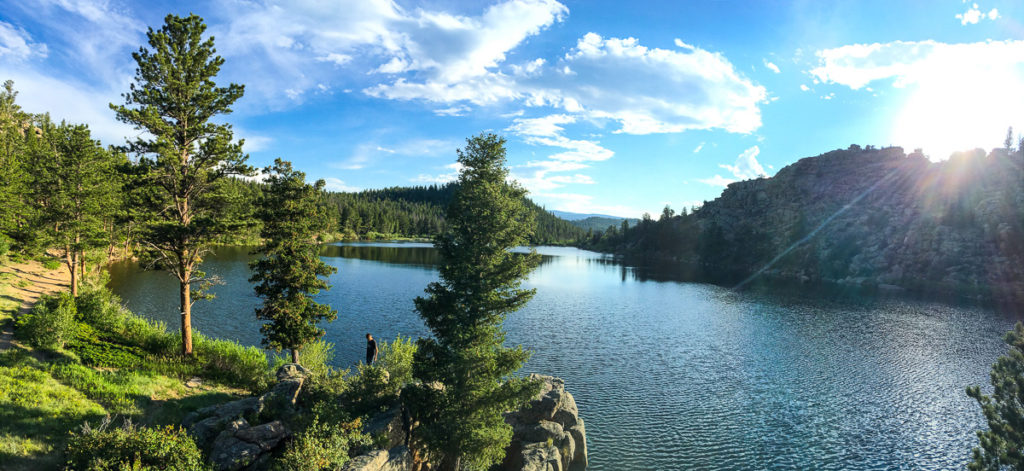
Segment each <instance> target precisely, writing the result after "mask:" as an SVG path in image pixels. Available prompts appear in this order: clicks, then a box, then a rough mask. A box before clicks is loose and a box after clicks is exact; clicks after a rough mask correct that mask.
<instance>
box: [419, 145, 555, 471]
mask: <svg viewBox="0 0 1024 471" xmlns="http://www.w3.org/2000/svg"><path fill="white" fill-rule="evenodd" d="M504 145H505V140H504V139H503V138H499V137H498V136H495V135H493V134H481V135H479V136H476V137H473V138H471V139H467V143H466V147H465V149H463V150H460V151H458V161H459V163H461V164H462V165H463V169H462V171H461V173H460V175H459V188H458V190H457V191H456V193H455V197H454V199H453V200H452V202H451V204H450V205H449V206H448V210H447V216H446V221H447V226H448V227H447V230H446V231H445V232H444V233H443V234H442V235H440V236H439V237H438V238H437V239H436V242H435V246H436V247H437V249H438V252H439V254H440V256H441V258H442V260H443V262H442V264H441V266H440V275H441V280H440V281H439V282H435V283H431V284H430V285H428V286H427V289H426V293H427V296H426V297H419V298H416V301H415V304H416V310H417V311H418V312H419V314H420V317H422V318H423V320H424V322H425V323H426V325H427V327H429V328H430V330H431V332H432V333H433V338H429V339H420V340H419V342H418V343H419V349H418V351H417V353H416V357H415V362H414V376H415V377H416V379H418V380H420V381H421V384H422V385H421V386H418V387H413V388H411V389H410V390H409V391H408V393H407V394H404V397H406V398H407V400H408V403H409V406H410V408H411V410H412V412H413V414H414V415H415V417H416V418H417V420H419V421H420V426H419V427H418V428H417V429H416V434H417V437H418V438H419V439H422V440H423V443H424V444H425V445H426V447H427V452H428V454H429V455H430V456H432V457H433V458H434V459H437V460H439V463H440V466H441V469H447V470H458V469H471V470H485V469H488V468H489V467H490V466H491V465H493V464H495V463H498V462H500V461H501V459H502V458H503V457H504V454H505V447H506V446H508V444H509V442H510V440H511V438H512V429H511V427H510V426H509V425H508V424H506V423H505V422H504V419H503V417H502V412H505V411H508V410H513V409H517V408H519V407H521V406H522V405H523V404H525V402H526V401H527V400H529V398H530V397H532V396H533V394H534V393H535V392H536V390H537V387H536V385H535V384H533V383H531V382H529V381H528V380H526V379H524V378H517V377H513V376H512V373H514V372H515V371H516V370H518V369H519V368H520V367H521V366H522V365H523V363H524V362H525V361H526V360H527V358H528V357H529V352H527V351H524V350H523V349H522V347H521V346H519V347H516V348H506V347H504V346H503V345H502V344H503V342H504V340H505V332H504V330H503V329H502V322H503V321H504V319H505V317H506V315H508V314H509V313H511V312H513V311H515V310H517V309H519V308H520V307H522V306H523V305H524V304H525V303H526V302H527V301H528V300H529V299H530V298H531V297H533V294H534V291H533V290H524V289H521V288H520V283H521V282H522V280H523V278H524V277H526V275H527V274H528V273H529V272H530V270H532V269H533V268H534V267H536V266H537V263H538V261H539V256H538V255H537V254H536V252H531V253H530V254H528V255H523V254H513V253H511V252H510V250H511V249H512V248H513V247H516V246H519V245H521V244H523V243H525V242H526V241H527V239H528V238H529V237H530V235H531V232H532V231H533V227H534V224H533V217H532V214H531V213H530V212H528V211H527V209H526V207H525V205H524V203H523V201H524V200H523V196H524V194H525V190H523V189H522V188H521V187H519V186H518V185H515V184H508V183H506V181H505V179H506V177H507V176H508V170H507V169H506V168H505V166H504V165H505V147H504ZM438 384H439V385H440V387H433V386H435V385H438Z"/></svg>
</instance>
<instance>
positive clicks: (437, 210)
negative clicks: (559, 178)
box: [325, 183, 584, 244]
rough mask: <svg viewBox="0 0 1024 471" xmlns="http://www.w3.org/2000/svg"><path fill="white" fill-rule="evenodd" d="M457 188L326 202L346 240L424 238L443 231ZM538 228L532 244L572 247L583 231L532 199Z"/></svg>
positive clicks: (399, 190) (388, 191)
mask: <svg viewBox="0 0 1024 471" xmlns="http://www.w3.org/2000/svg"><path fill="white" fill-rule="evenodd" d="M457 188H458V187H457V186H456V184H455V183H448V184H444V185H430V186H415V187H392V188H385V189H381V190H365V191H361V192H358V193H328V194H327V195H326V197H325V201H326V203H327V205H328V207H329V209H330V211H331V214H332V217H333V218H335V220H336V221H337V224H336V226H335V227H337V228H338V231H339V232H340V233H342V234H343V236H344V237H346V238H373V237H390V236H399V237H425V238H429V237H432V236H434V235H435V234H437V233H439V232H440V231H441V230H442V229H443V228H444V213H445V208H447V207H448V203H449V202H451V199H452V196H453V195H454V194H455V190H456V189H457ZM526 204H527V207H528V208H529V209H530V211H531V212H533V213H534V216H535V219H536V222H537V228H536V231H535V233H534V235H533V236H532V237H531V238H530V242H531V243H533V244H569V243H573V242H575V241H576V240H577V239H579V238H580V237H582V236H583V235H584V231H583V230H581V229H580V228H578V227H575V226H573V225H572V224H570V223H569V222H568V221H565V220H562V219H559V218H557V217H555V216H554V215H552V214H551V213H549V212H548V211H545V210H544V209H543V208H541V207H540V206H537V205H536V204H534V203H533V202H532V201H530V200H529V199H527V200H526Z"/></svg>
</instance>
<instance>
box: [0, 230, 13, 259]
mask: <svg viewBox="0 0 1024 471" xmlns="http://www.w3.org/2000/svg"><path fill="white" fill-rule="evenodd" d="M10 252H11V238H10V237H7V235H6V234H0V257H3V256H5V255H7V254H8V253H10Z"/></svg>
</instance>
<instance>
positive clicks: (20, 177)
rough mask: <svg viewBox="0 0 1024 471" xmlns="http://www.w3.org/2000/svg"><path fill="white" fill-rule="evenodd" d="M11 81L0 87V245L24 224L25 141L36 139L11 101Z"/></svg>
mask: <svg viewBox="0 0 1024 471" xmlns="http://www.w3.org/2000/svg"><path fill="white" fill-rule="evenodd" d="M17 97H18V92H16V91H15V90H14V82H13V81H11V80H8V81H6V82H4V85H3V90H0V201H2V202H3V204H0V245H6V244H7V243H8V241H7V239H8V238H9V237H10V236H11V235H14V234H15V233H16V232H17V231H18V230H19V229H20V228H21V227H23V226H24V224H25V223H26V217H27V216H28V212H29V211H28V209H29V205H27V204H26V203H27V201H28V194H29V191H28V189H29V185H28V179H29V175H28V171H27V169H26V164H27V162H26V161H25V156H26V154H27V152H28V144H29V140H33V139H35V138H37V136H36V133H35V132H34V131H35V130H34V129H33V128H32V126H31V121H30V119H29V116H28V114H26V113H24V112H23V111H22V110H21V107H19V106H18V105H17V103H15V100H16V98H17Z"/></svg>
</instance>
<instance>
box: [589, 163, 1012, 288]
mask: <svg viewBox="0 0 1024 471" xmlns="http://www.w3.org/2000/svg"><path fill="white" fill-rule="evenodd" d="M1022 163H1024V157H1022V154H1021V152H1020V151H1016V152H1007V151H1006V150H1005V149H996V150H994V151H993V152H992V153H990V154H988V155H986V154H985V153H984V151H981V150H980V149H979V150H976V151H974V152H969V153H960V154H956V155H954V156H953V157H952V158H951V159H950V160H948V161H944V162H939V163H933V162H930V161H928V160H927V159H926V158H925V157H924V156H923V155H921V154H920V153H912V154H910V155H906V154H904V152H903V149H901V148H898V147H890V148H884V149H874V148H871V147H869V148H867V149H860V148H859V147H858V146H851V148H849V149H846V150H835V151H832V152H828V153H825V154H822V155H819V156H817V157H809V158H804V159H801V160H799V161H797V162H796V163H794V164H792V165H789V166H787V167H785V168H783V169H781V170H779V172H778V173H777V174H776V175H775V176H774V177H772V178H763V179H756V180H748V181H743V182H737V183H733V184H731V185H729V186H728V188H726V190H725V191H723V192H722V195H721V196H720V197H719V198H717V199H715V200H714V201H711V202H709V203H707V204H705V205H704V207H703V208H701V209H700V210H699V211H697V212H695V213H693V214H690V215H686V216H676V217H674V218H670V219H668V220H666V219H665V218H663V219H662V220H659V221H653V220H646V221H641V223H640V224H639V225H638V226H637V228H635V229H632V230H630V231H628V232H627V234H626V235H625V237H623V236H622V235H621V234H619V235H618V239H616V240H601V241H599V242H598V244H599V245H600V244H603V245H604V246H603V247H598V248H604V249H606V250H611V251H615V252H619V253H622V254H624V255H627V256H633V257H641V258H644V259H648V260H652V259H656V260H662V261H666V260H667V261H670V262H671V263H674V264H677V265H679V266H683V267H688V268H689V270H690V273H691V274H692V275H693V276H695V277H700V278H707V279H712V280H715V281H720V282H723V283H736V282H740V281H743V280H745V279H747V278H748V277H750V276H751V275H756V277H755V279H762V278H763V279H784V280H799V281H805V282H813V281H824V282H834V283H840V284H854V285H868V286H883V287H889V288H895V287H899V288H907V289H915V290H928V291H942V292H950V291H953V292H957V293H960V294H964V295H972V296H975V295H977V296H996V297H1001V298H1013V299H1017V300H1020V299H1022V298H1024V256H1022V254H1024V230H1022V229H1024V228H1022V219H1024V165H1022Z"/></svg>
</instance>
